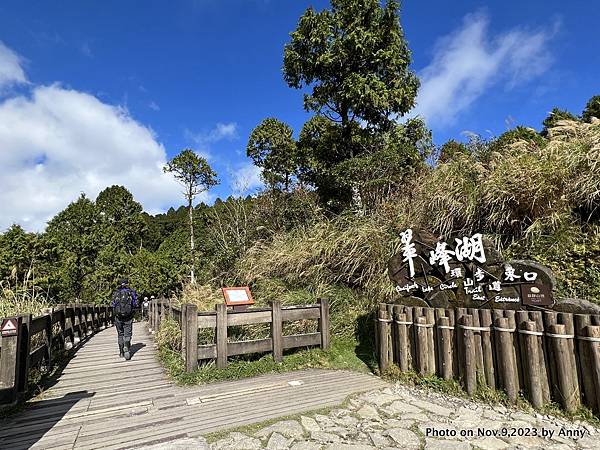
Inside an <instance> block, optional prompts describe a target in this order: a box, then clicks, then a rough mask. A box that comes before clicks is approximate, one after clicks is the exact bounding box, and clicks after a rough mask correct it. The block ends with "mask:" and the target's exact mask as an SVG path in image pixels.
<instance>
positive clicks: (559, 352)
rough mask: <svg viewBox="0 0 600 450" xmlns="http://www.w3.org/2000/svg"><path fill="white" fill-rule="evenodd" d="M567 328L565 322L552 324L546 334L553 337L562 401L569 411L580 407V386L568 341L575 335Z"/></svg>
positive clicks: (558, 384)
mask: <svg viewBox="0 0 600 450" xmlns="http://www.w3.org/2000/svg"><path fill="white" fill-rule="evenodd" d="M566 330H567V327H566V326H565V325H564V324H556V325H551V326H550V332H549V333H547V334H546V336H548V337H550V338H552V340H551V342H552V346H553V349H554V357H555V359H554V362H555V364H556V374H557V378H558V379H557V388H558V389H557V391H558V394H559V400H560V403H561V404H562V405H563V407H564V408H565V409H566V410H567V411H569V412H572V411H575V410H576V409H577V408H578V407H579V388H578V386H577V384H576V383H577V368H576V367H574V366H573V363H572V360H571V357H570V355H569V351H570V347H571V346H570V345H569V342H568V341H569V340H572V338H573V335H568V334H567V331H566Z"/></svg>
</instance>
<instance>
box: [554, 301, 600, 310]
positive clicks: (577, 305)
mask: <svg viewBox="0 0 600 450" xmlns="http://www.w3.org/2000/svg"><path fill="white" fill-rule="evenodd" d="M552 309H554V311H560V312H567V313H573V314H600V306H598V305H597V304H595V303H592V302H588V301H587V300H583V299H579V298H561V299H556V304H555V305H554V307H553V308H552Z"/></svg>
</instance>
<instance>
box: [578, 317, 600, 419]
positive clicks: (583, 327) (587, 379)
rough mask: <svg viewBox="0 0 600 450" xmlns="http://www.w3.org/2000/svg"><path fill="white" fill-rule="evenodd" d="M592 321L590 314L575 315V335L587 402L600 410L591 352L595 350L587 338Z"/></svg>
mask: <svg viewBox="0 0 600 450" xmlns="http://www.w3.org/2000/svg"><path fill="white" fill-rule="evenodd" d="M591 323H592V318H591V317H590V316H589V315H588V314H576V315H575V335H576V336H577V352H578V353H579V366H578V369H579V372H580V373H581V381H582V385H581V387H582V391H583V392H582V393H583V400H584V401H585V404H586V405H587V406H589V407H590V409H592V410H593V411H598V410H600V404H598V402H597V400H596V397H597V394H596V386H595V384H596V383H594V376H593V365H592V364H593V363H592V356H591V352H592V351H593V345H589V344H593V342H591V341H588V340H586V339H585V338H586V337H589V335H588V331H589V330H588V326H590V325H591Z"/></svg>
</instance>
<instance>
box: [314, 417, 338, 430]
mask: <svg viewBox="0 0 600 450" xmlns="http://www.w3.org/2000/svg"><path fill="white" fill-rule="evenodd" d="M315 420H316V421H317V422H318V423H319V425H320V426H322V427H334V426H335V422H334V421H333V420H332V419H331V418H329V417H327V416H324V415H322V414H315Z"/></svg>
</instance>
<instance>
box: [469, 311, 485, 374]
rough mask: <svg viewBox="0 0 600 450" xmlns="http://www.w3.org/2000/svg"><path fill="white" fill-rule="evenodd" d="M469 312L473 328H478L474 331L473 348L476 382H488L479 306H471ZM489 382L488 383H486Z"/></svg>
mask: <svg viewBox="0 0 600 450" xmlns="http://www.w3.org/2000/svg"><path fill="white" fill-rule="evenodd" d="M468 312H469V314H470V315H471V320H472V321H473V328H476V329H474V330H471V331H473V348H474V350H475V370H476V376H475V383H476V384H477V383H479V382H482V383H486V377H485V369H484V364H483V339H482V337H481V332H482V330H481V326H480V323H481V322H480V321H479V309H478V308H469V309H468ZM486 384H487V383H486Z"/></svg>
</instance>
